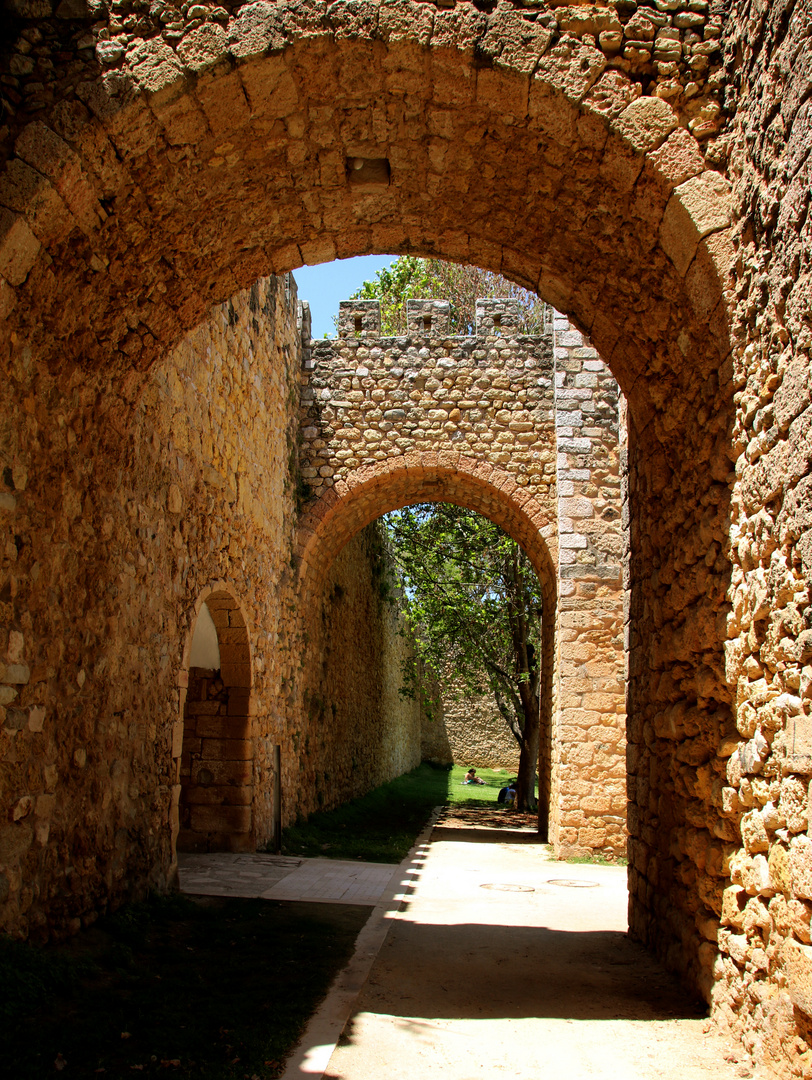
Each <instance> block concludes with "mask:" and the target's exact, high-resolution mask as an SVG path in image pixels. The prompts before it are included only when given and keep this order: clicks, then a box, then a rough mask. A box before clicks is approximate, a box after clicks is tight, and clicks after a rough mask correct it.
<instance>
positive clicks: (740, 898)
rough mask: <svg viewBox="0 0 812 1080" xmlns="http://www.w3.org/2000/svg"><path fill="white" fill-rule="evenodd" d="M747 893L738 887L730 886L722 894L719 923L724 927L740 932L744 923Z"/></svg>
mask: <svg viewBox="0 0 812 1080" xmlns="http://www.w3.org/2000/svg"><path fill="white" fill-rule="evenodd" d="M746 903H747V892H746V890H745V889H744V888H742V887H741V886H740V885H730V886H728V888H727V889H725V890H724V892H723V894H722V915H721V921H722V923H723V924H724V925H726V926H733V927H735V928H736V929H737V930H741V928H742V926H743V923H744V907H745V904H746Z"/></svg>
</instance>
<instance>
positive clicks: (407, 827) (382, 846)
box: [282, 763, 516, 863]
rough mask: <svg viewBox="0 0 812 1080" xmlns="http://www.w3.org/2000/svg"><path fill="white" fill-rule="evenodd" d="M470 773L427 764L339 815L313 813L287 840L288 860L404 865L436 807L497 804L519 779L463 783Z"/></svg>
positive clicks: (489, 773)
mask: <svg viewBox="0 0 812 1080" xmlns="http://www.w3.org/2000/svg"><path fill="white" fill-rule="evenodd" d="M466 772H467V768H463V767H462V766H459V765H455V766H454V767H453V768H452V769H450V770H449V769H445V768H438V767H436V766H432V765H428V764H426V763H424V764H422V765H418V767H417V768H416V769H413V770H412V771H411V772H409V773H406V774H405V775H404V776H399V777H398V778H397V779H396V780H392V781H391V782H390V783H388V784H384V785H383V786H382V787H379V788H376V789H375V790H374V791H370V792H369V794H367V795H363V796H361V797H360V798H358V799H353V801H352V802H349V803H345V804H344V805H343V806H339V807H338V808H337V809H335V810H325V811H324V812H322V813H318V814H312V815H311V816H310V817H309V818H308V819H307V821H306V822H303V823H300V824H297V825H292V826H291V827H290V828H288V829H285V831H284V833H283V835H282V851H283V854H285V855H305V856H308V857H311V858H312V857H314V856H326V857H328V858H332V859H364V860H365V861H368V862H394V863H397V862H400V861H401V859H403V858H405V857H406V854H407V853H408V851H409V848H410V847H411V846H412V844H413V843H414V842H415V839H416V837H417V835H418V834H419V832H420V830H421V829H422V828H423V826H424V825H425V823H426V821H427V820H428V817H429V815H430V813H431V811H432V810H433V809H434V807H435V806H444V805H446V804H448V803H455V804H463V805H466V806H476V805H481V804H488V803H495V802H496V797H497V795H498V794H499V789H500V788H502V787H504V786H505V784H506V783H507V781H508V779H510V778H512V777H514V776H515V775H516V774H515V773H511V772H509V771H508V770H507V769H477V774H478V775H479V776H481V777H482V779H483V780H484V781H485V783H484V784H483V785H479V784H465V785H464V784H463V783H462V780H463V777H464V776H465V773H466Z"/></svg>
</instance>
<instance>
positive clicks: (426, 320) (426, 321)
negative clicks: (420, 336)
mask: <svg viewBox="0 0 812 1080" xmlns="http://www.w3.org/2000/svg"><path fill="white" fill-rule="evenodd" d="M423 329H424V330H425V331H426V333H427V334H428V332H429V331H430V330H431V315H424V316H423Z"/></svg>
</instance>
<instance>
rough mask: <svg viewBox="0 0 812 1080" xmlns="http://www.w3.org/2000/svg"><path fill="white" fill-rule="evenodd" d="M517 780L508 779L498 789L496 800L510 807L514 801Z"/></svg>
mask: <svg viewBox="0 0 812 1080" xmlns="http://www.w3.org/2000/svg"><path fill="white" fill-rule="evenodd" d="M517 783H518V780H508V782H507V784H506V785H505V787H503V788H500V789H499V794H498V795H497V796H496V801H497V802H498V803H502V805H503V806H506V807H512V806H513V805H514V804H515V802H516V784H517Z"/></svg>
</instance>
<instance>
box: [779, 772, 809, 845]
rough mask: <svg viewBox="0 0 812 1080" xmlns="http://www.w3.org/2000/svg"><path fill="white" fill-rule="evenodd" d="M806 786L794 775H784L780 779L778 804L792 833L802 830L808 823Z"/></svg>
mask: <svg viewBox="0 0 812 1080" xmlns="http://www.w3.org/2000/svg"><path fill="white" fill-rule="evenodd" d="M808 787H809V785H808V784H804V783H803V782H802V781H801V780H798V779H797V778H796V777H785V778H784V779H783V780H782V781H781V796H780V800H779V806H780V808H781V811H782V812H783V814H784V817H785V819H786V824H787V828H788V829H789V831H790V832H792V833H799V832H803V831H804V830H805V829H806V828H807V825H808V824H809V793H808Z"/></svg>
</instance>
